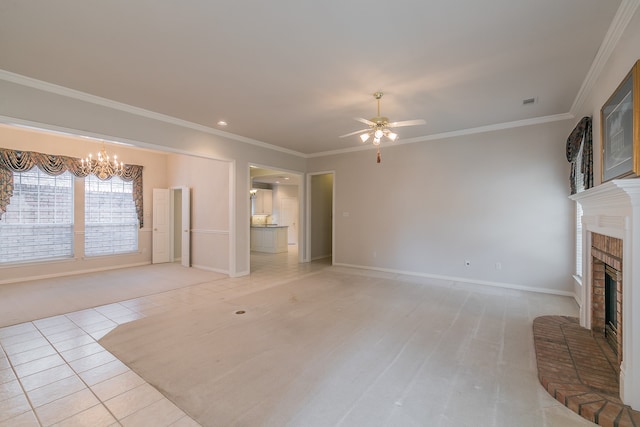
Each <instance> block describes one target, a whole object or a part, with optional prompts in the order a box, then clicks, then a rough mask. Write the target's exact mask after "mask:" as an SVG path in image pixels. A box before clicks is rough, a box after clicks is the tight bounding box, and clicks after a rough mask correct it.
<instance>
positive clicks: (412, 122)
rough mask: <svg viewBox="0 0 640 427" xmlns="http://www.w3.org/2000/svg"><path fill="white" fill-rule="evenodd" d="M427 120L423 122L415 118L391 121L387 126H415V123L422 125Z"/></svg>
mask: <svg viewBox="0 0 640 427" xmlns="http://www.w3.org/2000/svg"><path fill="white" fill-rule="evenodd" d="M425 123H427V122H425V121H424V120H422V119H416V120H404V121H402V122H393V123H389V125H388V126H387V127H390V128H399V127H402V126H416V125H423V124H425Z"/></svg>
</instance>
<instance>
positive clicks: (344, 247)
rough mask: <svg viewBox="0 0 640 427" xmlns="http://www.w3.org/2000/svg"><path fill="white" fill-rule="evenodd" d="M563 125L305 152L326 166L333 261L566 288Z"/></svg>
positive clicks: (316, 165) (568, 255)
mask: <svg viewBox="0 0 640 427" xmlns="http://www.w3.org/2000/svg"><path fill="white" fill-rule="evenodd" d="M571 125H572V123H570V122H568V121H562V122H554V123H547V124H542V125H535V126H527V127H522V128H517V129H510V130H502V131H496V132H487V133H482V134H477V135H471V136H464V137H456V138H449V139H443V140H439V141H430V142H423V143H414V144H405V145H397V146H393V147H390V146H389V145H386V146H383V148H382V159H383V163H382V164H376V163H375V151H373V150H367V151H359V152H353V153H350V154H343V155H334V156H328V157H319V158H314V159H311V160H310V161H309V172H313V171H326V170H334V171H335V203H336V206H335V227H336V230H335V239H336V241H335V243H334V249H335V253H334V261H335V263H336V264H346V265H355V266H362V267H366V268H374V269H383V270H392V271H398V272H407V273H413V274H419V275H426V276H443V277H446V278H451V279H455V280H467V281H471V282H478V283H489V284H495V285H504V286H515V287H525V288H531V289H536V290H541V291H550V292H560V293H569V292H571V291H572V281H571V272H572V259H573V257H572V249H573V246H572V244H573V243H572V236H573V233H572V216H571V212H572V204H571V202H570V201H569V199H568V198H567V196H568V194H569V186H568V183H569V181H568V176H569V164H568V163H567V161H566V157H565V152H564V150H565V141H566V138H567V136H568V135H569V132H570V131H571V128H572V127H571ZM465 260H469V261H470V266H468V267H467V266H465ZM496 263H500V266H501V268H500V269H496Z"/></svg>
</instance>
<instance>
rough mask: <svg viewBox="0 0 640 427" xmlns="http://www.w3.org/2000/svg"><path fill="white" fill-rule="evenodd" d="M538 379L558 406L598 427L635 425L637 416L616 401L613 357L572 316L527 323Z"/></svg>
mask: <svg viewBox="0 0 640 427" xmlns="http://www.w3.org/2000/svg"><path fill="white" fill-rule="evenodd" d="M533 339H534V345H535V350H536V360H537V364H538V379H539V380H540V383H541V384H542V386H543V387H544V388H545V390H547V392H549V394H551V396H553V397H554V398H555V399H556V400H558V401H559V402H560V403H562V404H563V405H565V406H566V407H568V408H569V409H571V410H572V411H574V412H575V413H577V414H579V415H580V416H582V417H583V418H585V419H587V420H589V421H591V422H594V423H596V424H598V425H601V426H604V427H640V412H638V411H634V410H633V409H631V407H630V406H628V405H625V404H623V403H622V401H621V400H620V398H619V395H620V386H619V384H618V373H617V371H616V368H615V365H616V364H617V357H616V355H615V354H614V353H613V351H612V350H611V348H610V347H609V346H608V344H607V343H606V342H605V340H604V339H603V338H601V337H597V336H594V335H593V334H592V333H591V331H590V330H588V329H585V328H582V327H581V326H580V324H579V322H578V319H577V318H574V317H565V316H543V317H538V318H536V319H535V320H534V321H533Z"/></svg>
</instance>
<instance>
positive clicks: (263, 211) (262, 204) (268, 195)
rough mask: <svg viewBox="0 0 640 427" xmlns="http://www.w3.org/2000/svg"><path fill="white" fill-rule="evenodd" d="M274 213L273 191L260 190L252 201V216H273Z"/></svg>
mask: <svg viewBox="0 0 640 427" xmlns="http://www.w3.org/2000/svg"><path fill="white" fill-rule="evenodd" d="M272 212H273V190H264V189H258V190H257V192H256V195H255V196H254V197H253V199H251V214H252V215H271V213H272Z"/></svg>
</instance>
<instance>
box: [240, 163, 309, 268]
mask: <svg viewBox="0 0 640 427" xmlns="http://www.w3.org/2000/svg"><path fill="white" fill-rule="evenodd" d="M249 178H250V184H251V188H250V191H249V194H250V198H251V203H250V206H251V208H250V209H251V212H250V218H251V221H250V227H251V230H250V233H249V234H250V248H251V252H250V265H251V272H255V271H256V270H257V269H263V268H270V269H280V268H282V267H285V266H286V265H288V264H298V263H300V262H302V260H303V259H302V255H303V251H302V250H299V244H300V242H301V241H302V238H301V236H302V235H303V232H302V227H301V223H302V221H301V220H300V217H301V213H302V212H303V209H302V208H301V203H302V200H303V197H302V194H303V193H302V183H303V181H302V179H303V174H302V173H298V172H292V171H285V170H280V169H273V168H269V167H265V166H259V165H250V167H249Z"/></svg>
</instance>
